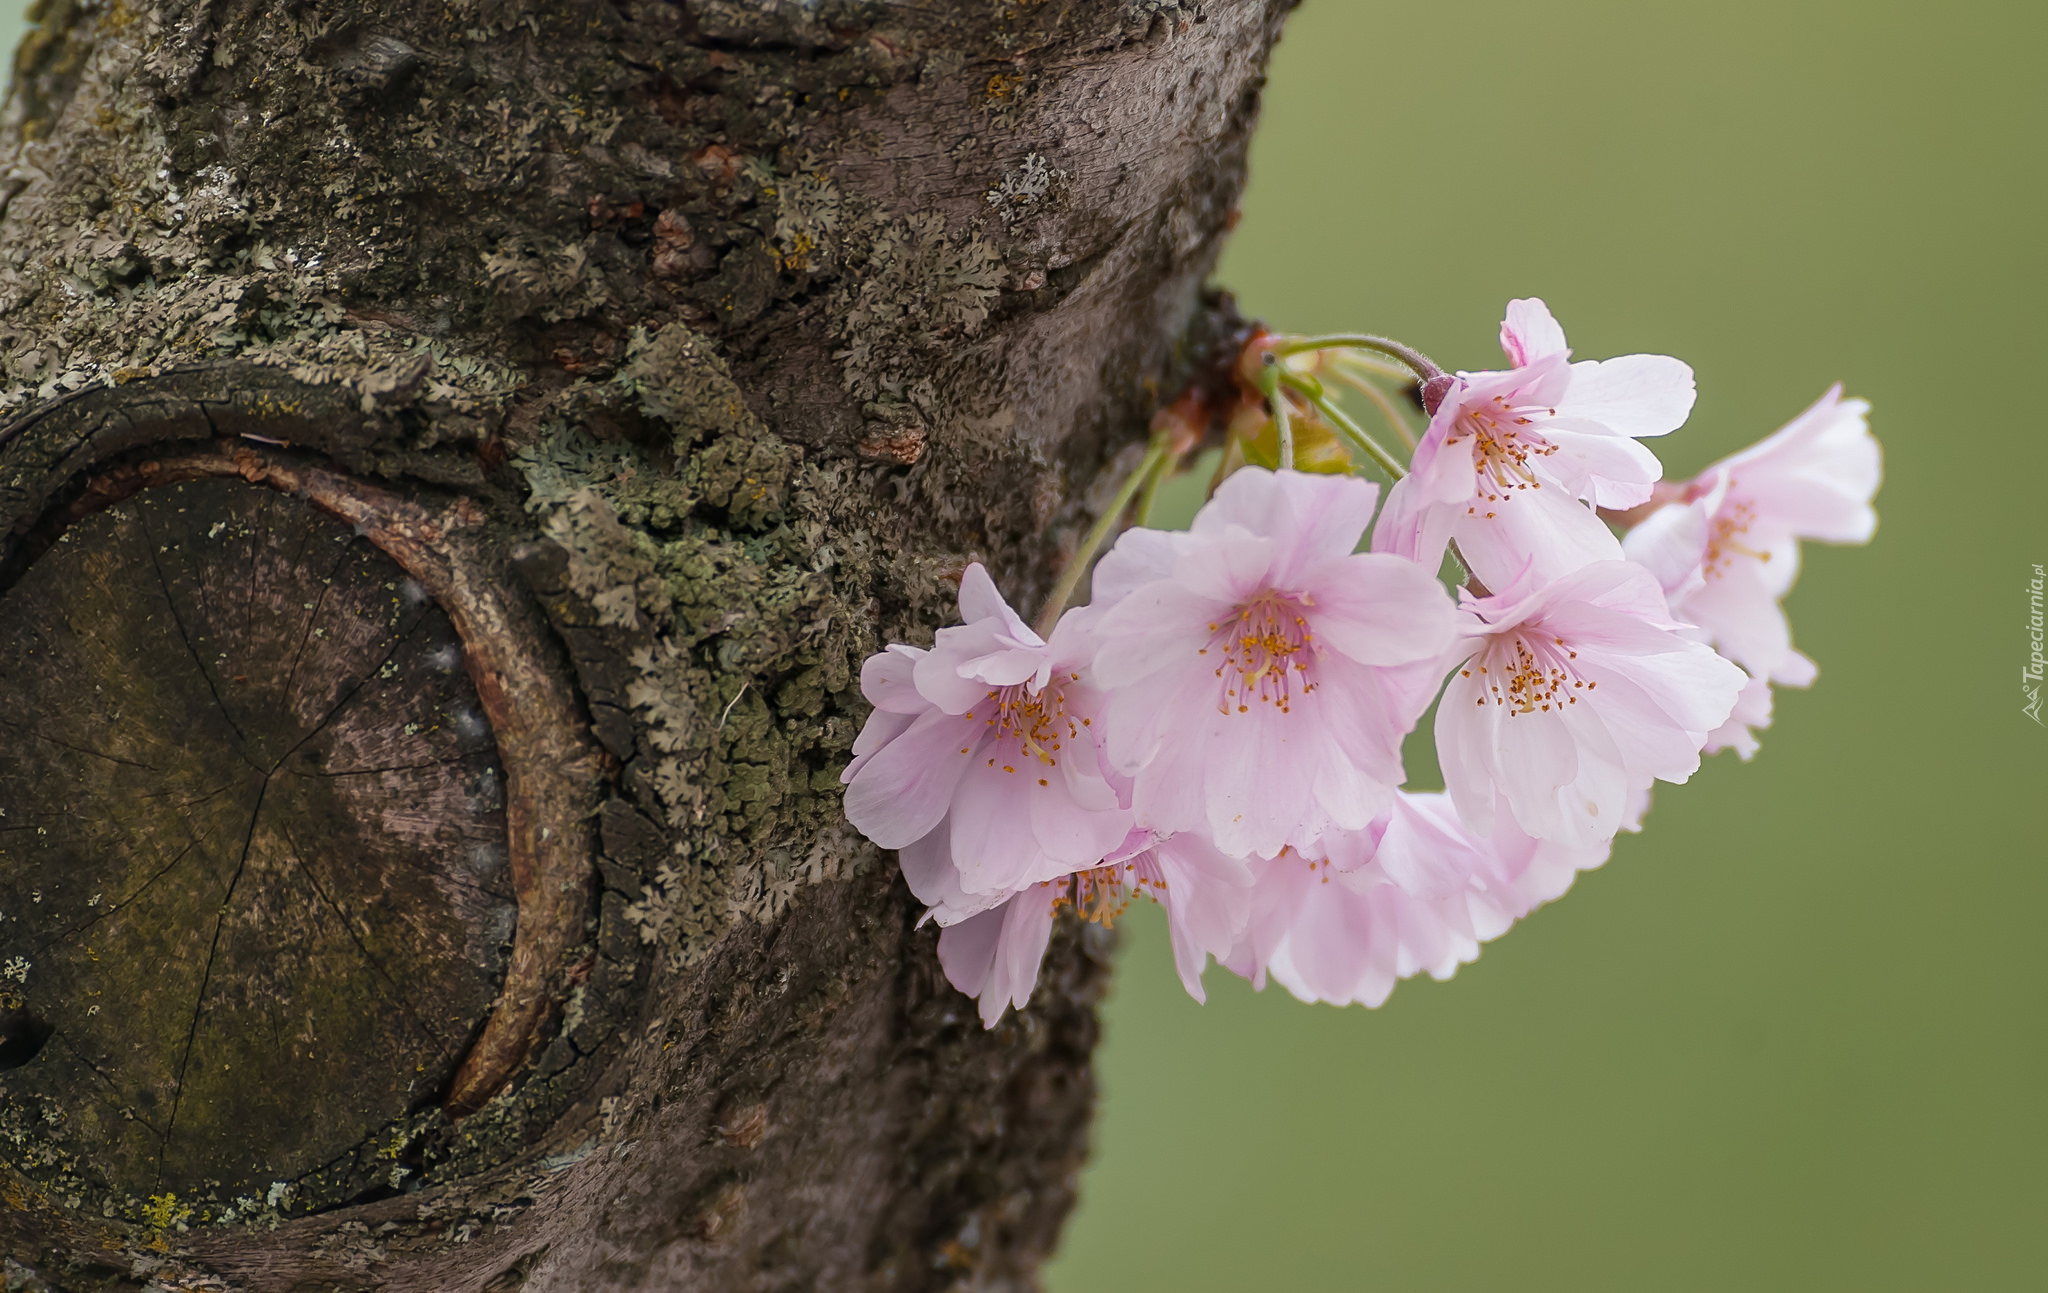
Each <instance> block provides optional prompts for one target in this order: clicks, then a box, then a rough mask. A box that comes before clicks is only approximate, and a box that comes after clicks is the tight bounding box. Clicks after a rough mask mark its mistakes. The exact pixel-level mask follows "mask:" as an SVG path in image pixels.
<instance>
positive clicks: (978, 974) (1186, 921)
mask: <svg viewBox="0 0 2048 1293" xmlns="http://www.w3.org/2000/svg"><path fill="white" fill-rule="evenodd" d="M910 856H911V854H910V851H909V850H906V851H905V853H904V858H905V862H904V872H905V874H906V876H908V875H909V874H910V872H911V869H912V863H911V861H910ZM933 874H940V873H933ZM922 876H923V872H922V871H921V873H920V877H921V878H922ZM1251 882H1252V876H1251V871H1250V870H1249V868H1248V867H1247V866H1246V864H1245V863H1243V862H1241V861H1238V860H1236V859H1233V858H1227V857H1224V856H1223V855H1222V854H1221V853H1218V852H1217V851H1216V850H1215V848H1214V846H1212V845H1210V844H1209V843H1208V842H1207V841H1205V840H1202V839H1201V838H1199V837H1197V836H1193V835H1182V836H1176V837H1174V838H1172V839H1168V840H1158V841H1155V840H1153V839H1152V837H1151V835H1150V834H1149V833H1147V832H1143V831H1134V832H1132V834H1131V836H1130V838H1129V839H1128V840H1127V841H1126V843H1125V845H1124V846H1123V848H1121V849H1120V850H1118V852H1117V854H1116V855H1113V857H1112V859H1111V860H1110V861H1107V862H1105V863H1104V864H1103V865H1101V866H1099V867H1094V868H1091V869H1090V870H1087V871H1082V872H1078V873H1076V874H1074V875H1068V876H1061V877H1059V878H1057V879H1054V880H1048V881H1040V882H1038V883H1036V884H1033V885H1031V886H1030V887H1028V888H1026V889H1024V890H1023V891H1021V892H1019V893H1016V894H1013V895H1010V896H1009V897H1008V898H1007V899H1005V900H1004V901H1003V902H1002V903H1001V904H1000V905H998V906H994V907H991V908H989V909H988V910H985V911H982V912H979V913H978V914H975V915H972V916H969V917H967V918H966V919H964V920H961V921H959V922H958V923H955V924H949V925H947V926H946V927H945V928H944V929H942V930H940V932H939V963H940V965H941V966H943V967H944V969H945V971H946V979H947V981H948V982H950V983H951V984H952V985H953V986H954V987H956V988H958V989H959V990H960V991H962V992H964V993H966V994H967V995H968V996H970V997H974V998H976V999H977V1000H978V1001H979V1002H980V1008H981V1021H982V1024H983V1025H984V1026H986V1027H989V1028H993V1027H995V1026H996V1022H997V1021H998V1020H1000V1019H1001V1018H1002V1016H1003V1011H1004V1010H1006V1009H1008V1008H1009V1007H1011V1006H1016V1007H1018V1008H1020V1009H1021V1008H1022V1007H1023V1006H1024V1005H1025V1003H1027V1002H1028V1001H1030V999H1031V993H1032V990H1033V989H1034V988H1035V987H1036V986H1037V983H1038V968H1039V963H1040V962H1041V961H1042V960H1043V959H1044V957H1045V949H1046V946H1047V944H1048V943H1049V942H1050V940H1051V938H1052V926H1053V921H1054V919H1055V918H1056V917H1057V916H1058V914H1059V911H1060V909H1061V908H1062V907H1067V908H1071V909H1072V910H1073V911H1074V913H1075V914H1076V915H1077V916H1079V917H1080V918H1081V919H1083V920H1087V921H1091V922H1094V923H1097V924H1101V925H1105V926H1108V925H1112V924H1114V923H1115V921H1116V918H1117V917H1119V916H1121V915H1123V913H1124V911H1125V910H1126V909H1127V908H1129V906H1130V904H1131V902H1132V901H1133V900H1134V899H1135V898H1137V897H1138V896H1139V895H1140V894H1146V893H1149V894H1150V895H1151V896H1152V897H1153V898H1154V899H1155V900H1156V901H1158V902H1159V903H1161V904H1162V905H1163V906H1164V907H1165V908H1166V922H1167V929H1168V931H1169V934H1170V937H1171V940H1172V943H1173V959H1174V965H1175V967H1176V968H1177V969H1178V970H1179V972H1180V977H1181V983H1182V984H1183V985H1184V986H1185V987H1186V988H1187V990H1188V995H1190V996H1192V997H1193V998H1194V999H1195V1000H1197V1001H1202V1000H1205V999H1206V998H1205V997H1204V994H1203V991H1202V971H1203V968H1204V967H1205V966H1206V965H1207V963H1208V958H1209V957H1210V956H1211V955H1215V956H1217V957H1219V958H1221V957H1222V956H1224V955H1225V954H1226V953H1228V952H1229V951H1230V949H1231V948H1232V947H1233V946H1234V945H1235V944H1236V943H1237V942H1238V940H1239V938H1240V937H1241V934H1242V931H1243V928H1244V922H1245V919H1246V917H1247V915H1248V913H1249V904H1248V903H1247V901H1246V899H1248V898H1249V896H1250V886H1251ZM911 887H912V889H913V890H914V891H916V892H917V893H918V896H919V897H921V898H924V897H926V893H927V891H926V890H922V889H918V879H913V880H912V881H911ZM942 896H943V895H939V894H937V893H936V891H934V897H942ZM926 901H928V902H933V901H934V898H926ZM945 910H949V909H948V908H946V907H945V906H944V905H943V904H942V903H940V902H934V906H933V911H932V913H930V914H931V915H932V916H934V917H936V918H938V919H939V920H941V921H942V922H943V921H944V920H945V919H946V917H945V916H943V915H941V914H940V913H941V912H942V911H945Z"/></svg>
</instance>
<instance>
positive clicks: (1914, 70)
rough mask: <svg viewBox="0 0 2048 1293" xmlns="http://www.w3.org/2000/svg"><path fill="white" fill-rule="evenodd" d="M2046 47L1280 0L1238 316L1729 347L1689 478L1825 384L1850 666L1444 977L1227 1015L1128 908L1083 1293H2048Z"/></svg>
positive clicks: (1818, 572)
mask: <svg viewBox="0 0 2048 1293" xmlns="http://www.w3.org/2000/svg"><path fill="white" fill-rule="evenodd" d="M1404 15H1405V16H1404ZM2044 50H2048V6H2042V5H2040V4H2010V3H1985V2H1982V0H1979V2H1976V3H1950V4H1945V5H1939V6H1930V5H1907V4H1903V3H1889V2H1880V0H1858V2H1856V3H1817V2H1813V0H1807V2H1804V3H1800V2H1796V0H1795V2H1793V3H1787V2H1786V0H1778V2H1777V3H1765V2H1763V0H1745V2H1739V3H1729V2H1726V0H1719V2H1713V3H1698V2H1695V3H1684V4H1680V3H1643V2H1642V0H1630V2H1619V0H1614V2H1607V3H1601V2H1599V0H1552V2H1551V3H1545V4H1541V5H1532V4H1528V3H1515V2H1511V0H1435V2H1434V3H1431V4H1426V5H1413V6H1396V5H1392V4H1380V3H1364V2H1362V0H1309V2H1308V3H1307V4H1306V5H1305V6H1304V7H1303V8H1302V9H1301V10H1300V11H1299V12H1298V13H1297V14H1296V15H1295V17H1294V18H1293V19H1291V20H1290V23H1289V25H1288V29H1287V33H1286V36H1285V38H1284V39H1283V40H1282V42H1281V45H1280V51H1279V54H1278V56H1277V58H1276V59H1275V61H1274V64H1273V70H1272V80H1271V82H1270V83H1269V85H1268V88H1267V98H1266V108H1265V119H1264V122H1263V124H1262V125H1261V127H1260V131H1259V135H1258V139H1257V143H1256V145H1255V146H1254V148H1253V151H1252V181H1251V188H1250V191H1249V192H1248V193H1247V195H1246V198H1245V203H1244V220H1243V223H1242V224H1241V225H1240V226H1239V228H1238V230H1237V232H1236V234H1235V235H1234V241H1233V242H1232V244H1231V247H1230V250H1229V253H1228V254H1227V255H1226V256H1225V258H1224V264H1223V268H1222V270H1221V271H1220V273H1219V275H1218V277H1219V279H1220V281H1221V282H1222V283H1224V284H1225V285H1227V286H1229V287H1230V288H1232V289H1233V290H1234V291H1235V292H1237V294H1238V298H1239V300H1240V301H1241V303H1242V304H1243V306H1244V308H1245V310H1246V311H1247V312H1248V313H1251V314H1254V315H1257V316H1261V317H1263V318H1265V319H1267V320H1268V321H1270V322H1271V323H1272V324H1274V325H1275V326H1277V327H1280V328H1283V329H1286V330H1289V331H1323V330H1332V331H1334V330H1340V329H1343V330H1355V329H1364V330H1370V331H1378V332H1386V333H1391V334H1393V335H1395V336H1398V337H1401V338H1403V339H1406V340H1409V341H1412V342H1414V343H1415V344H1417V345H1420V346H1421V347H1422V348H1423V349H1425V350H1427V351H1428V352H1430V353H1431V354H1432V355H1434V356H1435V357H1436V358H1437V359H1438V360H1440V361H1442V362H1444V363H1446V364H1447V365H1449V366H1452V367H1464V368H1485V367H1494V366H1497V365H1498V364H1499V362H1500V355H1499V350H1498V348H1497V345H1496V342H1495V333H1496V329H1497V327H1498V321H1499V318H1500V313H1501V308H1502V306H1503V305H1504V304H1505V303H1506V302H1507V300H1508V299H1509V298H1510V297H1514V296H1527V295H1538V296H1542V297H1544V298H1545V299H1546V300H1547V301H1549V303H1550V305H1551V307H1552V308H1553V309H1554V310H1555V311H1556V312H1557V315H1558V317H1559V318H1560V320H1561V321H1562V322H1563V323H1564V326H1565V329H1566V331H1567V333H1568V334H1569V336H1570V339H1571V342H1572V344H1573V346H1574V348H1575V349H1576V352H1577V354H1578V355H1579V357H1581V358H1599V357H1604V356H1608V355H1614V354H1625V353H1629V352H1634V351H1651V352H1661V353H1666V354H1673V355H1677V356H1679V357H1681V358H1683V359H1685V360H1687V361H1688V362H1689V363H1691V364H1692V365H1693V366H1694V368H1695V369H1696V370H1697V371H1698V375H1699V384H1700V399H1699V405H1698V408H1697V410H1696V411H1695V413H1694V415H1693V418H1692V421H1691V423H1690V424H1689V425H1688V426H1686V427H1685V428H1684V429H1683V430H1681V431H1679V432H1677V433H1675V434H1673V435H1671V436H1669V437H1666V438H1665V439H1664V440H1662V441H1660V442H1657V444H1656V448H1657V450H1658V452H1659V453H1660V454H1661V455H1662V456H1663V457H1664V459H1665V462H1666V465H1667V469H1668V471H1669V472H1670V474H1672V475H1675V476H1682V475H1689V474H1691V473H1693V472H1695V471H1697V470H1698V469H1699V468H1701V467H1703V466H1705V465H1706V464H1707V463H1709V462H1711V461H1713V460H1714V459H1715V458H1717V457H1719V456H1721V455H1722V454H1725V453H1727V452H1729V451H1730V450H1733V449H1735V448H1738V447H1740V446H1742V445H1744V444H1747V443H1749V442H1750V441H1752V440H1755V439H1757V438H1759V437H1761V436H1763V435H1765V434H1766V433H1768V432H1770V431H1772V430H1773V429H1775V428H1776V427H1777V426H1779V425H1780V424H1781V423H1783V422H1784V421H1786V420H1787V419H1789V418H1790V417H1791V416H1792V415H1793V414H1795V413H1797V412H1799V411H1800V410H1801V409H1803V408H1804V407H1805V406H1806V405H1807V404H1808V403H1809V402H1811V401H1812V400H1813V399H1814V398H1815V397H1817V396H1818V395H1819V394H1820V393H1821V391H1822V390H1824V389H1825V388H1826V387H1827V385H1828V383H1829V382H1831V381H1834V380H1837V379H1840V380H1842V381H1844V382H1846V383H1847V384H1848V389H1849V391H1850V393H1852V394H1856V395H1862V396H1866V397H1868V398H1869V399H1870V400H1871V401H1872V402H1873V403H1874V405H1875V411H1874V413H1873V416H1872V425H1873V428H1874V429H1875V431H1876V433H1877V435H1878V436H1879V438H1880V439H1881V440H1882V441H1883V443H1884V449H1885V466H1886V473H1885V475H1886V480H1885V485H1884V489H1883V491H1882V492H1881V493H1880V494H1879V496H1878V512H1879V516H1880V518H1881V520H1880V524H1879V527H1878V536H1877V539H1876V541H1875V542H1874V543H1873V544H1872V545H1871V546H1869V547H1868V548H1841V549H1835V548H1825V547H1816V546H1813V545H1808V547H1807V549H1806V556H1807V560H1806V564H1805V572H1804V574H1803V575H1802V577H1801V579H1800V582H1799V585H1798V587H1797V588H1796V589H1795V590H1794V592H1793V595H1792V598H1791V601H1790V611H1791V615H1792V620H1793V631H1794V636H1795V640H1796V641H1797V642H1798V644H1799V645H1800V646H1801V647H1802V648H1803V649H1804V650H1805V651H1806V652H1807V653H1808V654H1809V655H1811V656H1813V657H1814V659H1816V660H1817V661H1819V662H1820V667H1821V672H1820V679H1819V681H1818V683H1816V685H1815V686H1814V688H1813V689H1812V690H1811V691H1808V692H1798V691H1792V692H1786V691H1782V690H1781V691H1780V692H1779V693H1778V714H1777V722H1776V725H1775V726H1774V727H1773V728H1771V730H1770V731H1768V732H1766V733H1765V734H1764V738H1763V750H1762V752H1761V753H1760V754H1759V755H1758V756H1757V758H1756V760H1755V761H1754V762H1752V763H1749V764H1742V763H1739V762H1737V761H1736V759H1735V756H1734V755H1732V754H1723V755H1720V756H1718V757H1716V758H1714V759H1711V760H1709V761H1708V763H1707V765H1706V767H1705V768H1704V769H1703V770H1702V771H1701V772H1700V774H1699V775H1698V776H1696V777H1694V778H1693V780H1692V782H1691V783H1690V784H1688V785H1685V786H1660V787H1659V788H1658V792H1657V796H1656V803H1655V808H1654V810H1653V811H1652V812H1651V814H1650V816H1649V820H1648V824H1647V825H1648V829H1647V830H1646V831H1645V833H1644V834H1642V835H1641V836H1624V837H1623V838H1622V840H1621V841H1620V843H1619V845H1618V846H1617V848H1616V850H1615V856H1614V858H1613V860H1612V861H1611V862H1609V863H1608V865H1607V866H1606V868H1604V869H1603V870H1600V871H1596V872H1593V873H1591V874H1589V875H1586V876H1583V877H1581V879H1580V881H1579V883H1578V884H1577V886H1575V887H1574V889H1573V890H1572V892H1571V893H1569V894H1567V895H1566V896H1565V897H1564V898H1563V899H1562V900H1561V901H1559V902H1558V903H1556V904H1554V905H1553V906H1551V907H1548V908H1545V909H1544V910H1542V911H1540V912H1538V913H1537V914H1536V915H1534V916H1533V917H1531V918H1530V919H1529V920H1527V921H1525V922H1524V923H1523V924H1522V925H1521V926H1519V927H1518V928H1516V929H1515V930H1514V931H1512V932H1511V933H1509V934H1508V935H1507V936H1506V937H1504V938H1503V939H1501V940H1500V941H1499V942H1497V943H1494V944H1492V945H1491V946H1489V947H1488V948H1487V949H1486V952H1485V954H1484V955H1483V956H1482V957H1480V959H1479V960H1478V961H1477V962H1476V963H1475V964H1473V965H1470V966H1467V967H1465V968H1464V969H1463V970H1462V971H1460V972H1459V974H1458V976H1457V977H1456V978H1455V979H1453V980H1452V981H1450V982H1449V983H1435V982H1431V981H1429V980H1427V979H1424V980H1420V981H1410V982H1408V983H1405V984H1403V985H1402V986H1401V987H1400V988H1398V989H1396V990H1395V993H1394V996H1393V999H1392V1000H1391V1001H1390V1002H1389V1003H1388V1004H1387V1005H1386V1006H1384V1007H1382V1008H1381V1009H1379V1010H1377V1011H1365V1010H1361V1009H1355V1008H1354V1009H1350V1010H1336V1009H1333V1008H1330V1007H1327V1006H1318V1007H1309V1006H1303V1005H1301V1004H1299V1003H1297V1002H1295V1001H1293V1000H1292V999H1290V998H1289V997H1287V996H1286V994H1285V992H1284V991H1283V990H1281V989H1279V988H1278V987H1275V988H1272V989H1270V990H1268V991H1267V992H1266V993H1265V994H1263V995H1259V994H1255V993H1253V992H1252V991H1251V990H1250V989H1249V988H1248V987H1246V986H1245V985H1244V984H1243V983H1242V982H1240V981H1238V980H1235V979H1233V978H1231V977H1230V976H1228V975H1226V974H1223V973H1221V972H1219V971H1215V970H1211V971H1210V974H1209V978H1208V983H1209V985H1210V1001H1209V1004H1208V1005H1207V1006H1206V1007H1203V1006H1197V1005H1195V1004H1194V1003H1193V1002H1192V1001H1190V1000H1188V999H1187V997H1186V996H1185V995H1184V994H1183V993H1182V992H1181V989H1180V986H1179V984H1178V982H1177V981H1176V980H1175V978H1174V975H1173V966H1172V959H1171V956H1170V954H1169V952H1168V948H1167V945H1166V936H1165V925H1164V922H1163V921H1162V920H1161V919H1160V918H1159V915H1158V912H1157V910H1156V909H1153V908H1149V907H1146V908H1142V909H1139V910H1134V911H1133V913H1132V914H1131V916H1130V917H1128V918H1127V921H1128V935H1127V940H1126V944H1125V948H1124V952H1123V959H1122V962H1121V966H1120V969H1119V971H1118V975H1119V977H1118V981H1117V984H1116V990H1115V995H1114V996H1113V998H1112V999H1111V1001H1110V1003H1109V1005H1108V1008H1107V1011H1106V1019H1105V1023H1104V1027H1105V1031H1106V1039H1107V1040H1106V1043H1105V1045H1104V1047H1103V1049H1102V1051H1101V1063H1100V1074H1101V1081H1102V1086H1103V1091H1104V1101H1103V1105H1102V1111H1101V1121H1100V1123H1099V1124H1098V1126H1097V1130H1096V1149H1095V1155H1094V1160H1093V1165H1092V1166H1091V1167H1090V1168H1089V1169H1088V1170H1087V1172H1086V1173H1085V1174H1084V1175H1083V1177H1082V1180H1081V1207H1080V1210H1079V1211H1078V1212H1077V1213H1076V1215H1075V1217H1074V1219H1073V1221H1072V1222H1071V1223H1070V1225H1069V1228H1068V1231H1067V1234H1066V1240H1065V1246H1064V1251H1063V1253H1062V1255H1061V1256H1060V1258H1059V1259H1058V1260H1057V1261H1056V1262H1055V1263H1054V1264H1053V1266H1052V1267H1051V1269H1050V1271H1049V1273H1048V1276H1047V1285H1048V1287H1049V1288H1050V1290H1051V1291H1052V1293H1096V1291H1097V1290H1105V1291H1106V1290H1118V1291H1120V1293H1121V1291H1128V1290H1133V1289H1144V1290H1150V1289H1161V1290H1175V1291H1178V1293H1197V1291H1199V1290H1210V1289H1216V1290H1231V1291H1233V1293H1239V1291H1242V1290H1247V1289H1273V1290H1283V1291H1286V1293H1295V1291H1308V1290H1325V1289H1329V1290H1338V1289H1342V1290H1352V1289H1362V1290H1476V1289H1511V1290H1516V1291H1517V1293H1535V1291H1537V1290H1552V1289H1555V1290H1574V1291H1575V1293H1583V1291H1585V1290H1649V1289H1655V1290H1692V1289H1698V1290H1717V1291H1719V1290H1729V1289H1744V1290H1760V1289H1786V1290H1801V1291H1802V1293H1804V1291H1809V1290H1822V1289H1854V1290H1864V1291H1868V1290H1890V1289H1899V1290H1907V1289H1911V1290H1929V1289H1967V1290H1993V1289H2030V1290H2031V1289H2040V1288H2048V1161H2044V1151H2048V1111H2044V1098H2048V1035H2044V1034H2048V949H2044V941H2048V940H2044V935H2043V933H2042V929H2043V918H2044V914H2048V790H2044V784H2043V782H2044V778H2043V774H2044V772H2048V730H2044V729H2042V728H2039V727H2036V726H2035V725H2034V724H2033V723H2032V722H2030V721H2029V720H2028V719H2026V718H2025V717H2024V716H2022V714H2021V713H2020V705H2021V703H2022V697H2021V694H2020V669H2021V665H2022V664H2023V663H2024V661H2025V659H2026V655H2027V641H2026V634H2025V625H2026V615H2027V609H2028V607H2027V595H2026V594H2027V587H2026V585H2027V580H2028V578H2029V577H2030V576H2031V573H2032V571H2031V567H2032V564H2033V563H2034V562H2043V563H2048V506H2043V504H2042V502H2041V498H2042V494H2043V490H2044V486H2048V419H2044V417H2043V413H2042V408H2041V394H2040V392H2041V389H2042V387H2043V385H2044V380H2043V378H2044V373H2043V363H2042V355H2043V352H2044V345H2048V326H2044V319H2048V310H2044V308H2043V305H2042V304H2041V301H2040V296H2041V292H2042V288H2043V287H2044V285H2048V276H2044V273H2043V270H2044V256H2043V251H2042V245H2043V244H2042V233H2041V230H2042V227H2043V202H2044V199H2048V184H2044V182H2043V178H2044V177H2043V165H2044V161H2043V159H2044V156H2048V133H2044V130H2043V127H2044V126H2048V113H2044V110H2043V109H2044V95H2048V91H2044V85H2048V77H2044V75H2043V73H2042V71H2041V67H2040V60H2041V56H2042V53H2043V51H2044ZM1411 770H1412V771H1413V772H1414V777H1415V781H1416V782H1418V783H1422V784H1438V783H1435V782H1434V770H1433V769H1432V768H1429V767H1428V766H1427V765H1425V766H1423V767H1421V768H1416V767H1415V765H1414V764H1413V762H1412V761H1411Z"/></svg>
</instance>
